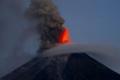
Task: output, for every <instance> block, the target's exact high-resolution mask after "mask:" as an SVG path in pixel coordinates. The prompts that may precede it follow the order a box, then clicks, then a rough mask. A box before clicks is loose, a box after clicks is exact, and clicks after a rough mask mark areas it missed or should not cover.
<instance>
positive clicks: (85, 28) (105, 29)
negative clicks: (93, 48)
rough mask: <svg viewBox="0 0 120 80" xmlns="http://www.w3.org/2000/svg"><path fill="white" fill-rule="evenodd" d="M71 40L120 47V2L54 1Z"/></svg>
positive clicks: (95, 0) (115, 0)
mask: <svg viewBox="0 0 120 80" xmlns="http://www.w3.org/2000/svg"><path fill="white" fill-rule="evenodd" d="M54 1H55V3H56V4H57V6H58V8H59V10H60V12H61V14H62V16H64V18H65V20H66V25H67V26H68V27H69V28H70V31H71V35H72V39H73V41H74V42H79V43H98V44H101V43H103V44H104V43H105V44H112V45H115V46H119V47H120V5H119V4H120V0H54Z"/></svg>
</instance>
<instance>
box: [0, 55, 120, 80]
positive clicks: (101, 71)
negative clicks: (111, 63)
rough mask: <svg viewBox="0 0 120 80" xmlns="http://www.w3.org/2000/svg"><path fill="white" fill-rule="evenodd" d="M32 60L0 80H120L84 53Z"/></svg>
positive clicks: (119, 77)
mask: <svg viewBox="0 0 120 80" xmlns="http://www.w3.org/2000/svg"><path fill="white" fill-rule="evenodd" d="M62 58H63V56H59V57H52V58H34V59H33V60H31V61H29V62H28V63H26V64H25V65H23V66H21V67H20V68H18V69H16V70H15V71H13V72H11V73H10V74H8V75H6V76H5V77H3V78H1V79H0V80H120V75H119V74H117V73H116V72H114V71H112V70H111V69H109V68H107V67H106V66H104V65H103V64H101V63H99V62H97V61H96V60H94V59H92V58H91V57H89V56H88V55H86V54H85V53H83V54H77V53H74V54H72V55H70V56H69V58H68V61H67V62H65V61H64V60H63V59H62Z"/></svg>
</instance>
